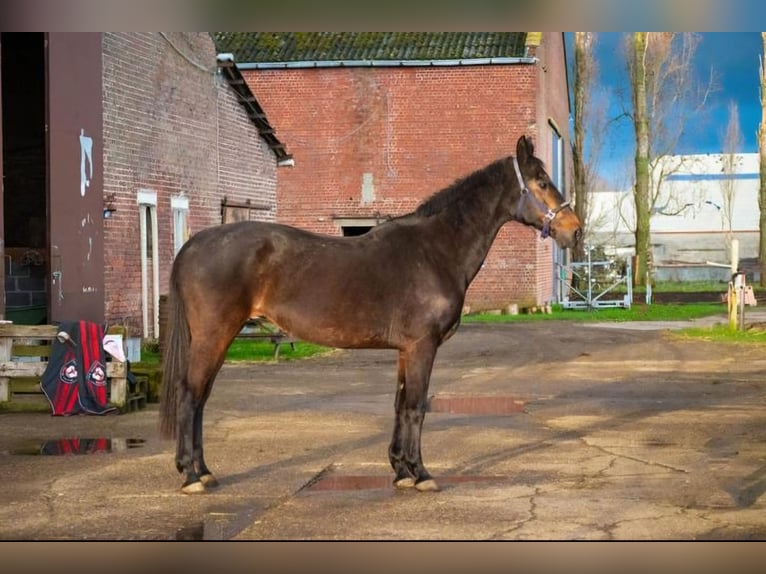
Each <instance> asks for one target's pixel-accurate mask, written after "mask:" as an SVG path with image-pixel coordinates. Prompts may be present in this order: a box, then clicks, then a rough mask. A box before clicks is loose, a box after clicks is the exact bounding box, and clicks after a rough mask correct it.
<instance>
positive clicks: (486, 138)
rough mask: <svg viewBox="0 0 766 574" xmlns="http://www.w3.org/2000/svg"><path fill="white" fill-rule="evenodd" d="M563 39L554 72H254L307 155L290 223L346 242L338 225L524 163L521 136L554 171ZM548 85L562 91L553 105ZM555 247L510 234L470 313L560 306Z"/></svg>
mask: <svg viewBox="0 0 766 574" xmlns="http://www.w3.org/2000/svg"><path fill="white" fill-rule="evenodd" d="M559 36H560V35H559ZM547 40H548V38H547V34H546V39H545V41H547ZM553 41H554V46H553V47H552V49H551V50H549V51H548V52H547V53H545V57H546V63H547V64H549V66H550V67H549V68H548V69H549V70H551V71H550V72H541V67H540V65H539V64H514V65H492V66H445V67H361V68H306V69H279V70H244V71H243V75H244V76H245V78H246V79H247V81H248V84H249V85H250V87H251V90H252V91H253V93H254V94H255V95H256V97H257V98H258V100H259V102H260V103H261V105H262V106H263V107H264V110H265V111H266V114H267V115H268V117H269V120H270V121H271V123H272V125H274V126H276V129H277V134H278V136H279V137H280V139H281V140H282V141H284V142H285V143H286V144H287V145H288V147H289V149H290V150H291V152H292V153H293V154H294V157H295V167H293V168H291V169H289V170H282V171H280V173H279V180H278V203H277V217H278V220H279V221H281V222H284V223H287V224H291V225H296V226H298V227H302V228H306V229H310V230H313V231H317V232H322V233H329V234H336V235H337V234H340V229H339V226H338V223H337V222H336V220H335V219H336V218H346V217H348V218H355V217H356V218H358V217H374V216H375V215H376V214H380V215H383V216H385V215H400V214H402V213H406V212H408V211H411V210H412V209H414V207H415V206H416V205H417V204H418V203H419V202H420V201H422V200H423V199H424V198H425V197H427V196H429V195H430V194H432V193H434V192H436V191H438V190H439V189H442V188H443V187H445V186H447V185H449V184H450V183H451V182H452V181H454V180H455V179H456V178H458V177H461V176H464V175H466V174H468V173H470V172H472V171H475V170H477V169H481V168H482V167H484V166H485V165H487V164H488V163H490V162H492V161H494V160H495V159H497V158H499V157H503V156H506V155H512V154H515V145H516V141H517V139H518V138H519V136H520V135H521V134H530V135H532V136H533V137H534V138H535V140H536V142H537V143H538V148H539V149H538V155H540V157H542V158H543V159H544V160H545V161H546V162H548V161H549V159H550V158H551V145H550V138H551V136H550V126H549V125H548V123H547V117H548V115H549V113H550V112H548V108H549V107H553V106H552V104H553V103H555V104H556V109H554V110H553V113H554V114H555V116H556V122H557V123H558V125H559V126H562V127H563V128H566V126H567V125H568V124H567V117H568V116H567V110H566V105H567V104H566V98H567V92H566V87H565V86H566V84H565V83H564V84H561V85H556V84H557V83H560V82H565V76H562V75H561V70H559V68H558V64H557V57H558V60H559V61H560V62H563V54H561V55H556V54H554V55H553V56H552V55H551V52H552V51H555V50H556V49H557V48H556V46H555V38H553ZM541 48H542V47H541ZM541 48H539V49H541ZM558 49H559V50H561V49H562V48H561V47H559V48H558ZM559 56H560V57H559ZM540 74H543V75H544V77H543V78H540ZM542 86H544V89H545V90H551V91H550V93H547V94H546V97H545V98H541V97H540V91H541V87H542ZM561 102H563V105H562V104H561ZM541 108H545V109H541ZM541 118H542V119H543V120H544V122H543V123H542V125H541ZM537 140H539V142H538V141H537ZM365 173H367V174H372V180H373V186H374V191H375V200H374V201H372V202H369V203H366V202H363V201H362V181H363V174H365ZM551 241H552V240H550V239H548V240H545V241H542V240H540V239H539V238H538V237H537V233H536V232H534V231H533V230H531V229H528V228H525V227H524V226H522V225H520V224H517V223H510V224H508V225H506V226H505V227H504V228H503V229H501V231H500V234H499V235H498V239H497V241H496V242H495V245H494V246H493V248H492V250H491V252H490V254H489V256H488V258H487V260H486V262H485V265H484V268H483V269H482V270H481V271H480V272H479V274H478V275H477V277H476V279H475V280H474V283H473V284H472V286H471V288H470V290H469V292H468V296H467V303H468V304H470V305H471V306H472V308H473V309H478V308H492V307H502V306H504V305H506V304H508V303H511V302H516V303H519V304H521V305H522V306H526V305H534V304H537V303H541V302H544V301H547V300H549V299H550V297H551V292H552V277H551V275H552V263H551V256H552V255H551V253H552V251H551V245H550V242H551Z"/></svg>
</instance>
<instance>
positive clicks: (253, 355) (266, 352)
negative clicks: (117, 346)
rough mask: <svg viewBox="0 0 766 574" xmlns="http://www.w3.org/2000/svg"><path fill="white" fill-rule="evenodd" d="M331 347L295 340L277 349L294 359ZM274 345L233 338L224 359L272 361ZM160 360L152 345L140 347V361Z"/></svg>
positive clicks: (286, 358) (282, 356)
mask: <svg viewBox="0 0 766 574" xmlns="http://www.w3.org/2000/svg"><path fill="white" fill-rule="evenodd" d="M330 350H331V349H329V348H327V347H322V346H321V345H314V344H313V343H304V342H301V341H299V342H297V343H295V350H293V349H292V348H291V347H290V345H289V344H282V346H281V347H280V349H279V360H280V361H295V360H297V359H305V358H307V357H313V356H314V355H319V354H323V353H328V352H330ZM273 360H274V345H273V344H272V343H271V342H270V341H258V340H252V339H235V340H234V341H233V342H232V344H231V346H230V347H229V350H228V351H227V353H226V361H227V362H228V361H231V362H242V361H273ZM159 362H160V351H159V348H157V347H156V346H154V345H147V346H145V347H143V348H142V349H141V363H142V364H147V365H156V364H159Z"/></svg>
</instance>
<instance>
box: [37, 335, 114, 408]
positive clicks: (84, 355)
mask: <svg viewBox="0 0 766 574" xmlns="http://www.w3.org/2000/svg"><path fill="white" fill-rule="evenodd" d="M103 339H104V327H103V325H100V324H98V323H91V322H90V321H63V322H62V323H61V324H60V325H59V333H58V335H57V337H56V339H54V340H53V347H52V348H51V356H50V358H49V359H48V366H47V367H46V369H45V372H44V373H43V376H42V379H41V380H40V387H41V388H42V390H43V393H45V396H46V397H47V398H48V402H50V404H51V409H52V410H53V415H54V416H65V415H73V414H77V413H81V412H82V413H86V414H94V415H103V414H107V413H111V412H115V411H116V410H117V408H116V407H114V406H112V405H111V404H109V401H108V399H107V388H106V357H105V355H104V347H103Z"/></svg>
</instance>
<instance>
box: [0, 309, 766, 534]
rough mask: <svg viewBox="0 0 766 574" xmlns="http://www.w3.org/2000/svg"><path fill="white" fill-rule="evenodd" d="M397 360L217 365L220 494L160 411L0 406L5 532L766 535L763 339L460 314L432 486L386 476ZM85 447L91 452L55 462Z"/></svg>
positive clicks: (444, 377) (436, 387)
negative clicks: (187, 477)
mask: <svg viewBox="0 0 766 574" xmlns="http://www.w3.org/2000/svg"><path fill="white" fill-rule="evenodd" d="M395 369H396V355H395V353H394V352H391V351H337V352H334V353H332V354H330V355H328V356H323V357H318V358H313V359H309V360H305V361H300V362H294V363H291V362H280V363H269V364H258V365H256V364H245V365H241V364H240V365H226V366H225V367H224V369H223V371H222V373H221V374H220V376H219V379H218V381H217V382H216V386H215V388H214V390H213V394H212V396H211V399H210V402H209V404H208V408H207V410H206V420H205V438H206V440H205V446H206V458H207V460H208V462H209V463H210V465H211V467H212V468H213V470H214V472H215V473H216V474H217V476H218V478H219V480H220V486H219V487H218V488H217V489H215V490H211V491H210V492H209V493H207V494H204V495H196V496H188V495H182V494H180V492H179V487H180V484H181V477H180V475H178V474H177V473H176V471H175V468H174V464H173V457H174V450H175V446H174V444H173V443H172V442H169V441H162V440H160V439H159V438H158V434H157V406H156V405H149V407H148V408H147V409H145V410H143V411H139V412H135V413H131V414H126V415H119V416H106V417H87V416H77V417H71V418H59V417H51V416H49V415H47V414H4V415H0V478H1V479H2V482H3V489H1V490H0V539H4V540H30V539H34V540H40V539H45V540H49V539H77V540H84V539H110V540H112V539H131V540H145V539H151V540H157V539H159V540H167V539H192V540H198V539H205V540H228V539H246V540H287V539H290V540H292V539H325V540H332V539H353V540H366V539H373V540H391V539H396V540H400V539H404V540H409V539H516V540H541V539H542V540H574V539H618V540H632V539H654V540H691V539H729V540H739V539H763V538H766V519H765V518H764V516H766V513H764V510H765V507H766V497H764V496H763V493H764V492H765V491H766V382H765V381H764V373H765V372H766V350H764V349H762V348H757V347H753V346H749V347H748V346H732V345H728V344H715V343H707V342H699V341H688V340H683V339H681V338H678V337H676V336H675V335H674V334H673V333H672V331H670V330H667V329H663V330H639V329H631V328H626V326H621V327H616V328H615V326H605V325H585V324H579V325H577V324H574V323H570V322H557V321H550V322H540V323H525V324H521V323H519V324H507V325H478V324H467V325H463V326H462V327H461V328H460V330H459V331H458V333H457V334H456V335H455V336H454V337H453V338H452V339H451V340H450V341H448V342H447V343H446V344H445V345H444V346H443V347H442V349H441V350H440V352H439V355H438V356H437V359H436V364H435V368H434V372H433V377H432V381H431V387H430V393H429V395H430V396H431V406H432V408H431V412H429V413H428V415H427V416H426V421H425V424H424V431H423V436H424V438H423V456H424V461H425V463H426V465H427V466H428V467H429V469H430V470H431V472H432V474H434V476H435V477H436V479H437V480H438V481H439V482H440V483H441V486H442V491H441V492H438V493H417V492H411V491H396V490H395V489H393V488H392V487H391V479H392V478H393V475H392V472H391V470H390V467H389V466H388V461H387V454H386V453H387V448H388V440H389V437H390V433H391V428H392V422H393V401H394V382H395ZM75 438H77V439H80V441H81V442H83V439H94V440H93V441H91V442H89V443H85V444H87V445H88V447H87V448H90V449H91V453H90V454H83V455H80V456H78V455H75V454H70V455H68V456H61V455H58V454H59V453H60V452H61V449H62V448H65V446H62V442H61V439H75ZM95 439H106V440H104V441H101V442H98V441H96V440H95ZM69 444H70V445H73V444H75V443H74V442H72V441H69ZM92 445H96V446H92Z"/></svg>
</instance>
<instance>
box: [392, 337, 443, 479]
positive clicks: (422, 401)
mask: <svg viewBox="0 0 766 574" xmlns="http://www.w3.org/2000/svg"><path fill="white" fill-rule="evenodd" d="M436 347H437V346H436V345H432V344H426V343H423V342H421V344H420V345H418V346H416V347H415V348H413V349H411V350H408V351H405V352H404V353H403V359H404V378H405V381H404V386H403V388H402V389H401V390H400V391H399V392H400V393H403V396H401V397H398V399H397V405H396V407H397V413H396V425H397V428H395V433H396V430H397V429H398V431H399V437H398V438H399V444H400V445H401V456H402V460H403V462H404V467H405V468H406V470H407V472H408V474H409V475H410V476H411V477H413V478H414V480H415V488H416V489H418V490H422V491H426V490H431V491H433V490H439V485H438V484H437V483H436V481H435V480H434V479H433V478H432V477H431V475H430V473H429V472H428V471H427V470H426V467H425V465H423V457H422V455H421V449H420V442H421V441H420V438H421V432H422V428H423V420H424V419H425V414H426V405H427V402H428V383H429V381H430V378H431V369H432V367H433V362H434V357H435V355H436ZM394 438H395V439H396V438H397V436H396V434H395V435H394ZM393 443H394V441H392V445H393ZM392 464H393V462H392ZM400 468H401V467H400ZM400 468H397V467H396V466H394V469H395V470H396V471H397V476H398V473H399V472H401V470H400Z"/></svg>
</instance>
